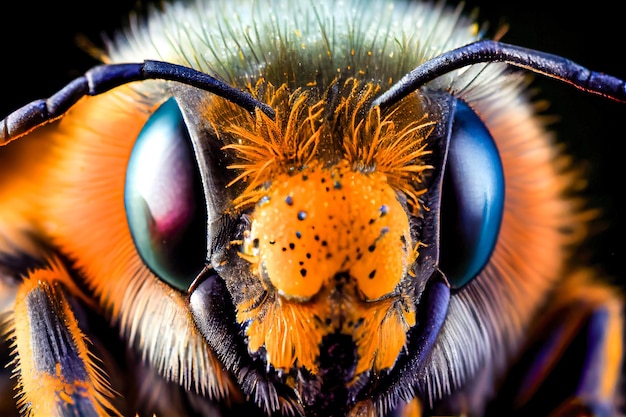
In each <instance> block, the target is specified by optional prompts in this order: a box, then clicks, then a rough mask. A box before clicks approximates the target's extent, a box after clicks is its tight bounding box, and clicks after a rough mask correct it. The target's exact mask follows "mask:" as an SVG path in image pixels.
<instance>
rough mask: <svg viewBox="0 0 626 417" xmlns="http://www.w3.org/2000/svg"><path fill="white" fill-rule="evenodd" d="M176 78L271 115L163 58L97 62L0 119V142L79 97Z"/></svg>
mask: <svg viewBox="0 0 626 417" xmlns="http://www.w3.org/2000/svg"><path fill="white" fill-rule="evenodd" d="M150 79H155V80H156V79H160V80H169V81H178V82H181V83H183V84H187V85H191V86H193V87H197V88H200V89H202V90H206V91H208V92H211V93H213V94H215V95H218V96H220V97H223V98H225V99H226V100H229V101H231V102H232V103H234V104H237V105H238V106H241V107H242V108H244V109H245V110H248V111H249V112H254V110H255V109H259V110H261V111H262V112H264V113H265V114H267V115H268V116H269V117H271V118H272V119H273V118H274V117H275V113H274V110H273V109H272V108H271V107H270V106H268V105H267V104H265V103H263V102H261V101H259V100H257V99H255V98H254V97H252V96H251V95H250V94H248V93H246V92H244V91H241V90H238V89H236V88H234V87H232V86H230V85H228V84H226V83H225V82H223V81H220V80H218V79H217V78H215V77H212V76H210V75H208V74H206V73H204V72H201V71H197V70H195V69H193V68H189V67H184V66H181V65H176V64H171V63H168V62H162V61H145V62H143V63H130V64H111V65H100V66H97V67H94V68H92V69H90V70H89V71H87V72H86V73H85V75H83V76H81V77H79V78H76V79H75V80H73V81H71V82H70V83H69V84H67V85H66V86H65V87H63V88H62V89H61V90H59V91H58V92H57V93H55V94H54V95H52V96H51V97H50V98H48V99H41V100H35V101H33V102H31V103H29V104H27V105H25V106H23V107H21V108H19V109H18V110H16V111H14V112H13V113H11V114H9V115H8V116H7V117H6V118H5V119H3V120H2V121H0V146H2V145H5V144H7V143H9V142H11V141H12V140H14V139H17V138H18V137H20V136H23V135H25V134H26V133H28V132H30V131H31V130H33V129H35V128H37V127H39V126H41V125H43V124H45V123H48V122H51V121H53V120H55V119H57V118H59V117H61V116H62V115H63V114H64V113H65V112H67V111H68V110H69V108H70V107H72V106H73V105H74V104H76V102H77V101H78V100H80V99H81V98H83V97H85V96H95V95H98V94H102V93H104V92H106V91H109V90H111V89H113V88H115V87H119V86H121V85H123V84H127V83H131V82H133V81H143V80H150Z"/></svg>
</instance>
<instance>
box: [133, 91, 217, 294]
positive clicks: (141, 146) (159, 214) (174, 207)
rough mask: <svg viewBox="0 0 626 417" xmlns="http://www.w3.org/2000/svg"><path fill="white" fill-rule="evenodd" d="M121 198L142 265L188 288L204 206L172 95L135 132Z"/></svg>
mask: <svg viewBox="0 0 626 417" xmlns="http://www.w3.org/2000/svg"><path fill="white" fill-rule="evenodd" d="M124 202H125V205H126V217H127V220H128V226H129V228H130V233H131V235H132V238H133V241H134V243H135V247H136V248H137V251H138V253H139V255H140V256H141V258H142V259H143V261H144V262H145V264H146V265H147V266H148V268H150V269H151V270H152V272H153V273H155V274H156V275H157V276H158V277H159V278H161V279H162V280H164V281H165V282H167V283H168V284H170V285H172V286H173V287H175V288H178V289H180V290H183V291H186V290H187V289H188V288H189V286H190V285H191V283H192V282H193V280H194V279H195V277H196V276H197V275H198V273H199V272H200V271H201V270H202V268H203V267H204V265H205V260H206V257H207V236H206V233H207V209H206V204H205V198H204V193H203V189H202V183H201V179H200V171H199V168H198V164H197V161H196V158H195V154H194V151H193V146H192V143H191V139H190V136H189V132H188V130H187V126H186V124H185V121H184V119H183V116H182V114H181V111H180V109H179V107H178V103H177V102H176V100H175V99H173V98H171V99H169V100H168V101H166V102H165V103H163V104H162V105H161V106H160V107H159V108H158V109H157V110H156V111H155V112H154V113H153V114H152V116H150V118H149V119H148V121H147V122H146V124H145V126H144V128H143V129H142V130H141V132H140V133H139V136H138V138H137V141H136V143H135V146H134V148H133V150H132V153H131V156H130V160H129V162H128V168H127V172H126V186H125V190H124Z"/></svg>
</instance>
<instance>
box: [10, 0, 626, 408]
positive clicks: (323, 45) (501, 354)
mask: <svg viewBox="0 0 626 417" xmlns="http://www.w3.org/2000/svg"><path fill="white" fill-rule="evenodd" d="M279 3H280V4H279ZM343 6H345V7H341V8H337V7H335V6H331V5H330V4H326V3H322V4H316V5H312V4H310V3H308V2H285V3H284V4H283V3H282V2H277V3H274V2H272V3H271V4H270V3H268V4H260V3H259V4H257V3H250V4H248V3H244V4H239V3H237V4H230V3H227V2H223V3H219V4H218V3H216V2H206V4H205V3H198V4H194V5H193V6H191V9H189V10H187V9H185V8H184V7H183V6H165V8H164V10H163V11H161V12H152V14H150V15H149V18H148V20H147V21H146V23H145V26H144V24H141V25H139V26H137V27H136V28H135V29H134V30H131V31H129V32H128V33H126V34H125V35H123V36H121V37H119V38H117V39H116V40H114V41H112V42H111V43H110V44H108V45H107V52H106V54H107V60H108V62H112V63H116V62H141V61H142V60H144V59H148V60H150V59H158V60H160V61H165V62H167V63H171V64H177V65H182V66H183V67H191V68H195V69H197V70H199V71H201V72H202V73H205V74H210V75H216V76H217V77H218V78H219V79H221V80H224V81H225V82H226V85H227V86H231V87H235V88H236V89H237V90H244V91H245V96H243V98H244V99H246V100H247V99H248V98H249V99H250V100H251V102H252V103H253V107H252V108H249V107H246V105H245V104H242V103H241V101H238V98H239V96H236V94H235V93H231V92H228V91H230V90H228V91H227V92H224V90H217V91H216V90H212V89H211V88H212V87H206V84H203V86H199V85H198V82H197V78H193V79H192V77H191V76H185V78H184V79H183V80H182V82H180V80H179V81H178V82H177V81H166V80H163V79H160V78H159V77H155V78H157V79H150V80H143V81H139V82H137V83H134V82H133V83H130V82H129V83H126V82H119V86H117V88H114V89H112V90H111V91H108V92H106V93H102V94H94V96H93V97H86V98H84V99H82V100H81V101H79V102H77V103H75V105H72V106H70V107H71V108H70V109H69V110H68V111H67V113H64V114H63V117H62V118H61V119H60V120H58V121H54V122H52V123H46V124H45V125H44V126H41V127H38V128H37V129H35V130H33V131H32V132H29V133H28V134H27V135H26V136H25V137H23V138H19V140H16V141H14V142H12V143H9V144H7V145H6V146H4V147H2V148H0V163H1V165H0V175H2V176H3V178H6V180H5V181H4V184H3V186H2V187H1V188H0V200H2V201H3V207H6V208H3V209H2V211H0V212H1V213H2V216H1V219H2V220H1V221H0V265H1V266H2V273H3V275H2V278H3V279H2V284H3V287H4V289H3V293H2V294H3V301H4V303H5V304H6V308H5V310H4V314H5V317H6V324H5V329H6V335H7V336H6V340H7V342H8V343H9V344H10V350H9V353H10V354H11V355H10V359H7V362H8V361H9V360H10V361H11V362H10V364H11V365H10V367H11V368H12V369H13V372H14V373H15V375H16V381H17V387H16V389H17V398H18V400H17V409H20V410H22V411H23V412H25V413H29V412H30V413H32V414H34V415H38V414H40V413H42V412H43V411H45V410H55V413H56V414H57V415H64V414H66V413H68V412H74V410H77V409H79V410H83V411H78V412H79V413H80V412H85V413H87V411H84V410H90V411H91V412H94V413H96V414H101V415H104V414H114V413H115V411H117V412H119V413H120V414H122V415H126V414H135V413H139V414H143V413H146V414H151V413H157V414H163V415H172V414H177V415H189V414H194V413H195V414H200V415H212V414H219V413H222V414H228V413H229V412H232V411H233V410H237V411H239V412H241V411H242V410H246V411H250V412H253V413H258V414H259V415H263V414H272V413H276V414H281V413H285V414H289V413H291V414H297V415H326V414H333V415H360V414H368V415H386V414H388V413H394V412H396V413H405V414H407V415H409V414H410V413H411V412H415V413H424V414H426V415H428V414H432V413H446V414H453V415H465V414H470V415H499V414H501V413H507V414H511V413H520V414H519V415H525V414H528V413H535V414H536V413H539V414H546V413H548V412H549V411H552V410H555V409H561V410H567V411H568V412H571V411H573V410H579V409H584V410H588V411H589V412H590V413H592V412H593V413H597V414H598V415H601V413H602V412H610V411H612V410H614V409H615V407H616V404H617V400H616V397H618V396H619V395H618V391H619V388H618V380H619V376H618V372H617V369H618V368H619V366H621V337H622V336H621V335H622V332H621V326H622V322H621V320H622V319H621V309H622V305H621V299H620V297H619V295H618V293H617V292H616V291H615V290H614V289H612V288H611V287H609V286H608V285H607V284H605V282H604V280H601V279H600V277H599V276H598V275H599V274H598V272H597V271H596V270H595V269H593V268H591V267H590V266H589V265H585V264H584V263H582V265H581V263H580V262H578V261H577V259H576V257H575V256H574V254H575V252H573V251H572V249H571V248H572V247H575V248H576V247H581V246H583V245H584V241H585V239H586V237H587V229H588V227H589V218H590V216H591V214H590V211H589V210H588V209H587V207H586V206H584V205H582V204H581V200H580V199H579V198H578V197H574V196H572V193H573V192H575V191H576V189H577V186H578V184H579V183H580V181H581V178H582V175H581V173H580V172H578V170H577V169H576V168H575V167H574V166H572V164H571V163H568V160H567V157H566V156H565V154H564V153H563V152H562V151H561V150H560V149H559V148H558V146H556V144H555V143H554V142H553V137H552V136H551V134H550V133H548V131H547V128H546V126H545V125H544V123H543V122H542V121H541V120H540V119H539V118H537V116H536V114H535V110H536V109H535V107H534V104H533V101H532V100H531V99H530V98H529V94H528V91H527V89H526V88H525V83H526V79H525V78H524V76H523V73H519V72H511V67H508V66H506V65H505V64H501V63H490V64H488V65H483V64H477V65H474V66H470V67H466V68H462V69H459V70H455V71H449V72H446V73H445V74H443V75H441V76H440V77H436V78H435V79H434V80H432V81H430V82H429V83H428V84H427V85H425V86H419V87H415V88H413V89H410V90H407V91H405V92H404V94H403V95H402V96H401V97H400V99H399V100H397V101H393V102H392V101H391V100H386V99H385V97H386V96H385V92H387V91H388V90H390V89H393V88H396V87H399V89H400V90H402V88H403V86H404V85H406V84H404V83H403V82H402V81H400V80H401V78H402V77H403V76H404V75H406V74H408V73H410V72H411V71H412V70H413V69H414V68H416V67H418V66H419V65H420V64H422V63H423V62H424V61H426V60H427V59H429V58H433V57H436V56H437V55H439V54H440V53H442V52H445V51H448V50H451V49H453V48H454V47H457V46H462V45H465V44H467V43H470V42H473V41H474V40H476V39H479V38H480V37H481V36H482V35H481V32H480V30H479V28H478V26H477V25H476V24H475V23H474V21H473V20H472V19H469V18H467V17H465V15H463V14H460V15H459V14H456V13H455V12H454V10H453V9H447V8H446V7H444V6H433V5H430V4H425V5H422V4H404V3H400V4H396V5H394V6H393V7H391V6H390V5H389V4H387V3H384V2H371V3H367V4H364V3H361V2H355V3H354V4H350V5H343ZM190 10H191V11H190ZM337 22H342V24H340V25H337ZM181 28H184V30H181ZM216 28H221V29H220V30H217V29H216ZM110 68H112V67H110ZM133 68H135V67H133ZM141 68H142V71H146V72H148V73H149V72H150V71H151V69H150V68H152V67H150V68H148V67H141ZM146 68H148V69H146ZM162 68H165V69H166V70H168V71H169V70H170V69H172V70H176V71H178V68H179V67H170V66H163V67H162ZM129 71H130V70H129ZM194 74H195V73H194ZM194 77H195V75H194ZM113 78H114V77H113V76H112V75H105V76H101V77H100V78H97V76H94V78H93V79H97V80H100V81H95V82H94V83H95V84H96V85H97V86H101V85H104V84H106V83H107V82H109V81H111V80H113ZM146 78H149V77H146ZM161 78H163V77H161ZM128 81H131V80H130V79H129V80H128ZM97 89H98V88H96V90H97ZM381 97H382V99H381ZM72 104H74V103H72ZM268 109H269V110H268ZM21 114H26V113H21ZM28 114H30V113H28ZM7 126H9V125H7ZM12 126H13V125H10V126H9V127H11V128H12ZM7 131H10V129H7ZM33 155H37V156H38V157H37V158H36V159H33V158H32V156H33ZM564 318H565V319H564ZM55 323H56V324H55ZM590 329H594V330H595V333H592V330H590ZM589 335H593V338H592V339H589V340H593V342H591V343H589V342H587V343H585V342H583V341H584V340H585V338H586V337H590V336H589ZM580 345H584V346H585V349H584V350H582V353H579V352H580V351H579V350H578V346H580ZM63 350H67V351H69V352H71V353H72V354H73V355H61V354H57V352H60V351H63ZM41 352H44V353H41ZM538 352H539V353H538ZM576 355H581V356H576ZM67 358H69V359H67ZM94 358H95V359H94ZM572 358H573V359H572ZM581 358H582V359H581ZM581 363H585V365H581ZM572 364H574V365H572ZM572 366H573V367H574V369H576V374H577V376H576V378H573V379H572V380H574V381H575V383H573V384H568V383H566V382H569V380H568V379H567V378H566V377H565V376H564V375H565V373H564V372H563V370H562V369H563V367H565V368H566V369H567V368H569V369H571V368H572ZM42 378H48V379H47V380H48V382H49V384H47V386H48V387H51V388H48V389H46V388H41V387H38V386H37V384H36V381H38V380H40V379H42ZM555 379H556V380H557V381H561V382H563V383H562V384H559V385H560V387H559V388H558V389H552V387H551V384H550V381H553V380H555ZM494 392H497V393H498V394H497V395H496V396H494V394H493V393H494ZM13 395H14V394H13V393H8V394H7V398H9V397H12V396H13ZM546 398H548V399H549V401H547V402H546V400H545V399H546ZM583 400H584V401H583ZM14 407H15V406H14Z"/></svg>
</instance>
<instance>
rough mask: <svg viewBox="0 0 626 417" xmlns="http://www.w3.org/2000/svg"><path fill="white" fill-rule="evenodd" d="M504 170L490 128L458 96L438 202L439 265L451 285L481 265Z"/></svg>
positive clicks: (493, 236)
mask: <svg viewBox="0 0 626 417" xmlns="http://www.w3.org/2000/svg"><path fill="white" fill-rule="evenodd" d="M504 190H505V187H504V172H503V168H502V161H501V160H500V153H499V151H498V148H497V146H496V143H495V142H494V140H493V137H492V136H491V133H490V132H489V131H488V130H487V128H486V127H485V124H484V123H483V122H482V120H481V119H480V118H479V117H478V115H477V114H476V113H474V111H473V110H472V109H471V108H470V107H469V106H468V105H467V104H466V103H465V102H463V101H461V100H459V101H458V102H457V106H456V109H455V116H454V124H453V127H452V134H451V138H450V149H449V151H448V161H447V165H446V171H445V174H444V180H443V197H442V202H441V259H440V267H441V270H442V272H443V273H444V274H445V275H446V277H447V278H448V281H449V282H450V284H451V285H452V287H453V288H460V287H462V286H464V285H465V284H467V283H468V282H470V281H471V280H472V279H473V278H474V277H476V276H477V275H478V273H479V272H480V271H481V270H482V268H483V267H484V266H485V264H486V263H487V261H488V260H489V258H490V257H491V253H492V251H493V248H494V247H495V244H496V241H497V239H498V234H499V232H500V223H501V221H502V215H503V213H504Z"/></svg>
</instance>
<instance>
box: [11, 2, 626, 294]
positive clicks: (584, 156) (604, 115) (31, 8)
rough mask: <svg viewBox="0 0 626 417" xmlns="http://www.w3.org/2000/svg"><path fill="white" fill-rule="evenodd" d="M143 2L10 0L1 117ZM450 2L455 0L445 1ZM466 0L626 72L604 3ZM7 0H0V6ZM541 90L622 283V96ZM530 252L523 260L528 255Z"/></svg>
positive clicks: (595, 65) (81, 64)
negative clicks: (598, 211) (598, 212)
mask: <svg viewBox="0 0 626 417" xmlns="http://www.w3.org/2000/svg"><path fill="white" fill-rule="evenodd" d="M147 3H148V2H143V3H140V2H137V1H130V0H129V1H116V2H106V3H105V2H81V1H75V0H72V1H65V2H45V3H43V2H42V3H41V4H36V3H34V2H27V1H21V2H12V3H11V10H9V11H8V12H7V11H6V10H5V11H3V24H2V25H0V39H1V40H2V49H1V51H0V63H1V65H0V67H1V68H0V92H1V93H0V94H1V100H0V117H4V115H5V114H7V113H8V112H9V111H11V110H14V109H15V108H17V107H19V106H20V105H22V104H24V103H26V102H28V101H30V100H33V99H37V98H41V97H46V96H48V95H50V94H52V93H53V92H55V91H56V90H57V89H59V88H60V87H62V86H63V85H64V84H65V83H67V82H68V81H70V80H71V79H72V78H74V77H76V76H78V75H80V74H82V73H83V72H84V71H85V70H87V69H88V68H89V67H91V66H92V65H95V64H96V63H97V62H96V60H95V59H93V58H92V57H90V56H89V55H88V54H87V53H85V52H84V50H82V49H81V48H80V47H79V46H77V44H76V41H75V37H76V35H79V34H80V35H83V36H85V37H86V38H88V39H91V40H92V41H93V42H94V43H95V44H99V42H100V39H101V35H102V34H103V33H108V34H110V33H112V32H113V30H114V29H115V28H118V27H120V26H122V25H124V24H125V22H126V20H127V19H126V17H127V16H128V14H129V13H130V12H131V11H140V12H141V10H143V9H145V8H146V4H147ZM449 3H451V4H453V3H454V1H449ZM503 3H504V2H498V3H497V4H489V3H487V2H484V1H480V0H471V1H466V3H465V5H466V6H465V7H466V9H467V10H472V9H474V8H478V13H479V14H478V16H479V21H481V22H482V21H488V22H490V24H491V28H495V27H497V26H499V25H500V24H502V23H506V24H508V25H509V26H510V29H509V31H508V32H507V34H506V35H505V37H504V39H503V40H505V41H506V42H509V43H515V44H518V45H522V46H527V47H531V48H535V49H540V50H544V51H547V52H551V53H555V54H559V55H563V56H566V57H568V58H570V59H572V60H574V61H576V62H578V63H580V64H582V65H585V66H587V67H589V68H590V69H594V70H598V71H603V72H608V73H611V74H613V75H616V76H620V77H622V78H626V66H625V64H624V59H623V56H622V55H621V54H622V53H623V51H624V49H625V47H626V45H625V42H624V40H625V38H626V37H625V35H624V26H626V22H624V20H623V17H622V16H623V15H622V13H620V12H618V11H617V9H615V7H616V6H609V5H608V3H607V2H598V1H596V2H588V3H583V4H580V5H579V6H574V2H562V3H559V2H549V1H536V0H531V1H525V2H506V3H507V4H503ZM5 7H6V6H5ZM536 84H537V85H538V86H539V87H540V88H541V90H542V96H543V97H544V98H547V99H549V100H550V102H551V107H550V108H549V110H548V112H549V114H555V115H559V118H560V119H559V121H558V122H557V124H556V125H555V126H554V128H555V129H556V130H558V131H559V132H560V137H561V138H562V139H563V140H564V141H565V142H566V143H567V145H568V146H569V147H570V149H571V151H572V153H573V154H574V155H576V156H577V157H579V158H581V162H580V164H585V165H584V166H585V169H586V170H587V171H586V172H587V173H588V178H589V181H590V188H589V195H590V198H591V201H592V202H593V203H594V204H596V205H598V206H601V207H602V208H603V209H604V213H605V215H604V218H603V224H604V226H605V229H604V231H603V232H602V233H601V234H600V235H598V236H596V237H594V238H590V239H589V245H588V249H592V250H593V254H594V255H593V259H592V261H593V262H598V263H601V264H602V265H603V266H604V267H605V268H606V270H607V271H608V272H609V273H610V274H611V275H613V276H615V278H616V280H617V281H619V282H622V283H623V282H624V281H625V280H626V279H625V278H624V274H623V268H622V265H621V262H622V261H623V260H624V259H626V250H625V248H626V245H625V244H624V239H623V237H624V235H625V231H626V227H625V224H626V222H625V221H624V214H625V211H624V209H623V206H622V201H623V193H624V190H625V188H626V187H625V186H624V179H625V178H626V175H624V172H623V169H624V167H625V166H626V160H625V157H624V155H625V154H624V152H623V151H622V150H621V145H622V143H623V142H624V139H625V137H626V135H625V134H624V131H623V128H622V126H621V123H622V122H623V121H624V120H626V104H619V103H616V102H613V101H609V100H606V99H603V98H599V97H596V96H590V95H588V94H585V93H582V92H580V91H578V90H575V89H573V88H571V87H570V86H567V85H565V84H561V83H559V82H556V81H552V80H545V79H543V78H538V79H537V80H536ZM529 261H532V260H529Z"/></svg>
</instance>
